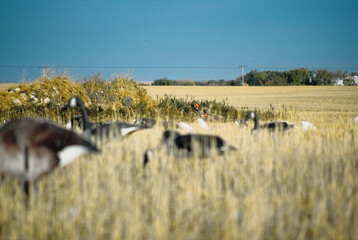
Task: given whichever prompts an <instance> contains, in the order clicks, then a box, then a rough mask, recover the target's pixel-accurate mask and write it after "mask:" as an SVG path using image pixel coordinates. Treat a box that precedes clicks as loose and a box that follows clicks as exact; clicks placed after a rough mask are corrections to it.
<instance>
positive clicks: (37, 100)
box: [0, 72, 283, 123]
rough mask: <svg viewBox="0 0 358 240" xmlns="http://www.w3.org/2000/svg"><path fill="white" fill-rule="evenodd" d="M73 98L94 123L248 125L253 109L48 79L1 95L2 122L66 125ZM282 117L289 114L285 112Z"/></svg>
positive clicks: (91, 81) (121, 83)
mask: <svg viewBox="0 0 358 240" xmlns="http://www.w3.org/2000/svg"><path fill="white" fill-rule="evenodd" d="M72 96H78V97H80V98H81V99H82V100H83V102H84V103H85V105H86V108H87V110H88V114H89V117H90V119H91V120H92V121H112V120H127V121H129V120H130V119H133V118H141V117H151V118H161V119H167V120H169V119H170V120H179V119H180V120H186V121H194V120H195V119H197V118H198V117H201V118H204V119H205V120H207V121H232V120H234V119H243V118H244V117H245V114H246V112H247V111H248V109H241V110H240V111H239V110H238V109H236V108H235V107H233V106H231V105H229V104H227V103H226V102H225V101H222V102H216V101H215V100H214V101H208V100H195V99H190V100H189V99H182V98H179V99H178V98H176V97H172V96H169V95H165V96H164V97H163V98H158V99H156V100H153V99H152V98H151V97H150V96H149V95H148V94H147V91H146V90H145V89H144V88H142V87H141V86H140V85H139V84H137V83H136V82H135V81H134V80H133V79H132V78H130V77H129V76H116V77H113V78H112V79H110V80H109V81H107V80H105V79H103V78H102V77H101V75H100V74H93V75H91V76H89V77H86V78H84V79H82V80H79V81H76V82H75V81H73V79H72V77H71V76H70V75H68V74H64V73H62V74H53V73H51V72H45V73H43V74H42V75H41V76H40V77H39V78H38V79H37V80H35V81H34V82H31V83H19V84H17V85H15V86H14V88H11V89H8V90H6V91H1V92H0V102H1V105H0V119H1V120H4V119H6V120H9V119H18V118H24V117H35V118H39V117H42V118H46V119H49V120H52V121H55V122H60V123H63V122H64V121H67V120H68V119H69V115H70V114H75V113H76V112H77V113H79V110H78V109H77V110H72V111H64V110H63V106H64V105H65V104H67V102H68V100H69V99H70V98H71V97H72ZM279 114H281V115H282V114H283V113H282V111H281V112H280V113H279ZM258 115H259V116H260V117H261V118H262V119H264V120H265V119H271V118H274V117H277V112H275V111H274V109H270V110H268V111H258Z"/></svg>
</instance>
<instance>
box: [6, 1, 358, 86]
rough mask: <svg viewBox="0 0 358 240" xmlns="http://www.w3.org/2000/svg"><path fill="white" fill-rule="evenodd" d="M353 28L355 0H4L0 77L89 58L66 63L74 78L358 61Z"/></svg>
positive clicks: (198, 74)
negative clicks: (91, 74) (94, 74)
mask: <svg viewBox="0 0 358 240" xmlns="http://www.w3.org/2000/svg"><path fill="white" fill-rule="evenodd" d="M357 30H358V1H353V0H352V1H347V0H309V1H308V0H299V1H296V0H292V1H289V0H251V1H250V0H245V1H241V0H236V1H231V0H216V1H214V0H205V1H204V0H191V1H187V0H180V1H176V0H173V1H169V0H151V1H148V0H147V1H144V0H132V1H121V0H117V1H114V0H113V1H109V0H108V1H105V0H102V1H100V0H98V1H97V0H87V1H79V0H62V1H50V0H41V1H40V0H32V1H30V0H1V2H0V33H1V34H0V66H3V67H0V82H8V81H18V80H19V79H21V77H22V76H25V78H26V79H32V78H34V77H38V76H39V75H40V70H41V69H39V68H30V67H29V66H42V65H46V66H72V67H75V66H77V67H91V68H69V67H67V68H66V69H67V70H68V71H70V72H71V74H72V75H73V76H74V77H75V78H76V77H83V76H86V75H89V74H90V73H92V72H101V73H103V76H104V77H105V78H109V76H111V74H113V73H128V72H129V73H130V74H131V75H132V76H133V77H134V79H136V80H139V81H144V80H147V81H149V80H155V79H158V78H161V77H167V78H169V79H193V80H210V79H227V80H228V79H234V78H236V77H238V76H240V75H241V69H238V68H224V69H217V68H214V69H192V68H189V69H160V68H157V69H141V68H130V69H128V68H117V69H116V68H96V67H187V66H188V67H213V66H239V65H242V64H245V65H247V66H248V67H247V68H246V69H245V73H247V72H249V71H251V70H253V69H255V68H256V69H258V70H259V71H261V70H265V69H264V68H261V67H312V66H323V67H325V66H327V67H332V66H343V67H352V66H353V67H356V68H351V69H347V70H349V71H358V68H357V67H358V31H357ZM4 66H27V67H20V68H5V67H4ZM92 67H93V68H92ZM56 69H57V70H59V71H60V70H62V68H60V67H58V68H56ZM273 70H277V69H273ZM279 70H285V69H279ZM331 70H336V69H331ZM343 70H345V69H343Z"/></svg>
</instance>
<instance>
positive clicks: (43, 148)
mask: <svg viewBox="0 0 358 240" xmlns="http://www.w3.org/2000/svg"><path fill="white" fill-rule="evenodd" d="M98 151H99V150H98V149H97V147H96V146H94V145H92V144H91V143H90V142H88V141H86V140H84V139H83V138H81V137H79V136H78V135H77V134H75V133H74V132H72V131H69V130H67V129H64V128H62V127H58V126H56V125H54V124H52V123H49V122H46V121H45V120H35V119H23V120H15V121H12V122H9V123H6V124H5V125H4V126H3V127H2V128H0V175H11V176H13V177H16V178H18V179H19V180H20V183H21V185H22V187H23V190H24V191H25V193H26V194H29V182H33V183H34V188H35V189H36V188H37V180H39V179H40V178H41V177H42V176H44V175H46V174H49V173H50V172H52V171H53V170H55V169H56V168H57V167H63V166H65V165H67V164H69V163H70V162H72V161H73V160H75V159H76V158H77V157H79V156H80V155H82V154H83V153H88V152H98Z"/></svg>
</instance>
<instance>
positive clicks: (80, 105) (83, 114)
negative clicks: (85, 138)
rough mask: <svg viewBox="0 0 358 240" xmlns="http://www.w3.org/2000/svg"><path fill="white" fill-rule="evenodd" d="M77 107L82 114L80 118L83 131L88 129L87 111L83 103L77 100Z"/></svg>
mask: <svg viewBox="0 0 358 240" xmlns="http://www.w3.org/2000/svg"><path fill="white" fill-rule="evenodd" d="M76 100H77V105H78V106H79V108H80V110H81V112H82V118H83V131H85V130H86V129H89V128H90V122H89V120H88V114H87V109H86V107H85V105H84V103H83V102H82V100H81V99H79V98H77V99H76Z"/></svg>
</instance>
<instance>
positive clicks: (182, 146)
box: [143, 130, 237, 167]
mask: <svg viewBox="0 0 358 240" xmlns="http://www.w3.org/2000/svg"><path fill="white" fill-rule="evenodd" d="M162 147H164V148H165V151H166V153H167V154H170V155H174V156H175V157H178V158H179V157H185V158H191V157H194V156H198V157H201V158H204V157H209V156H210V153H211V152H212V150H216V152H217V153H218V154H223V153H225V152H227V151H236V150H237V149H236V148H235V147H233V146H231V145H228V144H227V143H226V142H225V141H224V140H223V139H222V138H221V137H219V136H216V135H204V134H185V135H180V134H179V133H178V132H176V131H172V130H166V131H165V132H164V133H163V137H162V140H161V143H160V144H159V145H158V147H157V148H158V149H160V148H162ZM152 156H153V150H152V149H148V150H147V151H146V152H145V153H144V161H143V166H144V167H145V166H146V165H147V164H148V162H149V161H150V160H151V159H152Z"/></svg>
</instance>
